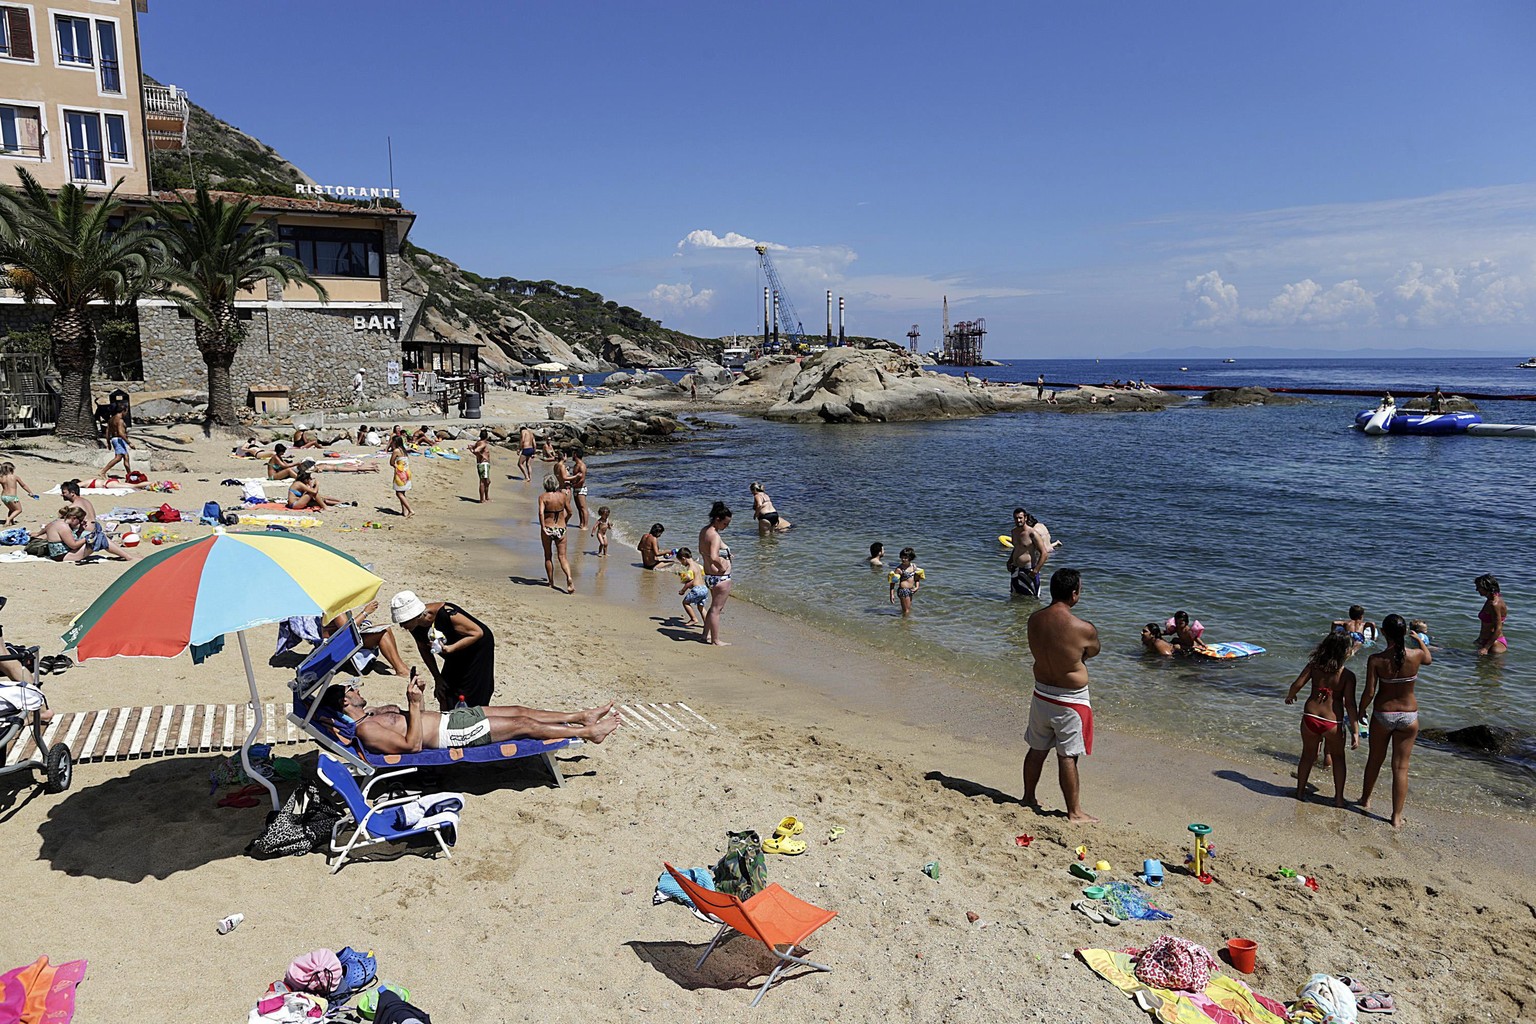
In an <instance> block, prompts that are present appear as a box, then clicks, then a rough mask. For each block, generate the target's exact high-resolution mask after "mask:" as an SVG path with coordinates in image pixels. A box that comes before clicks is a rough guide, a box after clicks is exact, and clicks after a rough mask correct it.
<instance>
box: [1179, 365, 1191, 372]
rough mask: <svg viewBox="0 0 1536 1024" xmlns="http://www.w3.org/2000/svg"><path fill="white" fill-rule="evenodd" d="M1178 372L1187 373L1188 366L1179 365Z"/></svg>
mask: <svg viewBox="0 0 1536 1024" xmlns="http://www.w3.org/2000/svg"><path fill="white" fill-rule="evenodd" d="M1179 372H1180V373H1188V372H1189V367H1187V366H1181V367H1179Z"/></svg>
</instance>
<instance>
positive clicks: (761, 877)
mask: <svg viewBox="0 0 1536 1024" xmlns="http://www.w3.org/2000/svg"><path fill="white" fill-rule="evenodd" d="M725 836H726V841H725V856H724V857H721V858H720V863H718V864H716V865H715V891H716V892H723V893H725V894H726V895H729V896H735V897H736V898H737V899H739V900H741V901H743V902H745V901H747V900H749V899H751V898H752V897H753V896H756V895H757V894H758V893H760V892H762V891H763V890H764V889H766V888H767V887H768V865H767V863H766V862H765V861H764V860H763V841H762V840H761V839H759V838H758V836H757V833H756V832H753V831H751V830H750V829H749V830H747V831H745V832H727V833H726V834H725Z"/></svg>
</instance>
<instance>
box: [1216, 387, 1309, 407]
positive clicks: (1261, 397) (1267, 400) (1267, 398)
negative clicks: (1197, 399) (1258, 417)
mask: <svg viewBox="0 0 1536 1024" xmlns="http://www.w3.org/2000/svg"><path fill="white" fill-rule="evenodd" d="M1201 400H1202V401H1204V402H1207V403H1209V404H1210V405H1214V406H1216V408H1218V409H1231V408H1235V407H1237V406H1240V405H1305V404H1306V403H1307V400H1306V399H1305V398H1302V397H1301V396H1300V395H1277V394H1275V393H1274V392H1273V391H1271V390H1269V388H1218V389H1217V390H1215V391H1207V392H1206V393H1205V394H1204V395H1202V396H1201Z"/></svg>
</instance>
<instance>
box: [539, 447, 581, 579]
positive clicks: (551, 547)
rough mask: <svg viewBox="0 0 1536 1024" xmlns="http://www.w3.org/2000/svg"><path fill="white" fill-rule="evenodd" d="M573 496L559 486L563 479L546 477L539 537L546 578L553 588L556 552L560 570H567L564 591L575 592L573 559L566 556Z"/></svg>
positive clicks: (541, 503) (541, 504) (565, 571)
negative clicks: (542, 544)
mask: <svg viewBox="0 0 1536 1024" xmlns="http://www.w3.org/2000/svg"><path fill="white" fill-rule="evenodd" d="M570 503H571V497H570V495H568V494H566V493H565V492H564V491H563V490H561V489H560V481H558V480H556V479H555V478H554V477H552V476H547V477H545V478H544V493H543V494H541V495H539V501H538V515H539V539H540V540H541V541H542V542H543V543H544V579H545V581H546V582H548V583H549V585H550V587H551V589H553V587H554V585H555V564H554V559H555V557H556V556H558V557H559V559H560V571H561V572H563V573H565V592H566V593H567V594H574V593H576V584H575V583H573V582H572V581H571V563H570V562H569V561H567V560H566V557H565V530H566V526H567V525H568V524H569V523H570V520H571V504H570Z"/></svg>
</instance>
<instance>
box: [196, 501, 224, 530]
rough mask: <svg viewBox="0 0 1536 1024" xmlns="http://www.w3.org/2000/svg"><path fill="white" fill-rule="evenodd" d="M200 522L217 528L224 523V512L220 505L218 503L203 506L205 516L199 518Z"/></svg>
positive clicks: (212, 502)
mask: <svg viewBox="0 0 1536 1024" xmlns="http://www.w3.org/2000/svg"><path fill="white" fill-rule="evenodd" d="M198 521H199V522H200V523H202V525H204V526H217V525H218V524H219V523H221V522H223V521H224V510H223V509H221V508H220V507H219V503H218V502H216V501H210V502H206V503H204V505H203V514H202V515H201V516H200V517H199V519H198Z"/></svg>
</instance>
